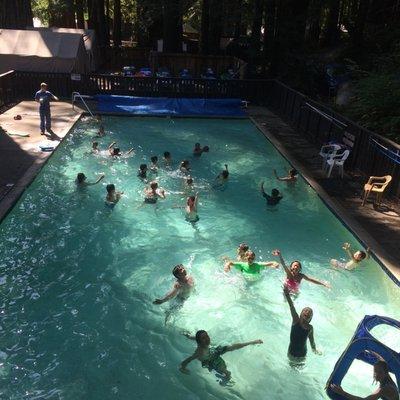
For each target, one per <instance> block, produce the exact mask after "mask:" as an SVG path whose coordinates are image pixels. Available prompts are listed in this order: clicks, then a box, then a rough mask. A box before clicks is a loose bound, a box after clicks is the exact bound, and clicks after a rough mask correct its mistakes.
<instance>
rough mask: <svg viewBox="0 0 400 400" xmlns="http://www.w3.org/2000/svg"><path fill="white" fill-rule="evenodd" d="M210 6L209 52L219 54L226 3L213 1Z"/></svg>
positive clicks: (219, 0) (218, 0) (221, 0)
mask: <svg viewBox="0 0 400 400" xmlns="http://www.w3.org/2000/svg"><path fill="white" fill-rule="evenodd" d="M209 5H210V8H209V31H208V51H209V53H210V54H218V53H220V51H221V35H222V27H223V16H224V2H223V0H211V1H210V3H209Z"/></svg>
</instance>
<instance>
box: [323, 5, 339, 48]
mask: <svg viewBox="0 0 400 400" xmlns="http://www.w3.org/2000/svg"><path fill="white" fill-rule="evenodd" d="M340 3H341V0H329V4H328V15H327V19H326V25H325V31H324V44H325V45H327V46H333V45H335V44H337V42H338V41H339V38H340V31H339V13H340V8H341V4H340Z"/></svg>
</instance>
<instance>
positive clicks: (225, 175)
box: [221, 169, 229, 178]
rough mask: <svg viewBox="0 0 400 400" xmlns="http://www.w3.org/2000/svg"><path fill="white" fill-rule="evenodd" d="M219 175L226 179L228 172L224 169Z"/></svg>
mask: <svg viewBox="0 0 400 400" xmlns="http://www.w3.org/2000/svg"><path fill="white" fill-rule="evenodd" d="M221 175H222V177H223V178H227V177H228V176H229V171H227V170H226V169H224V170H223V171H222V172H221Z"/></svg>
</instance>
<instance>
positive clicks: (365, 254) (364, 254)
mask: <svg viewBox="0 0 400 400" xmlns="http://www.w3.org/2000/svg"><path fill="white" fill-rule="evenodd" d="M359 252H360V256H361V260H364V258H365V257H367V253H366V252H365V251H361V250H360V251H359Z"/></svg>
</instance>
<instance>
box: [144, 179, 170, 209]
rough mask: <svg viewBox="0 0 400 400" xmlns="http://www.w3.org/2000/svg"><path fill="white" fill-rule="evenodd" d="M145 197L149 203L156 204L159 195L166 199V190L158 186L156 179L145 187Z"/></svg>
mask: <svg viewBox="0 0 400 400" xmlns="http://www.w3.org/2000/svg"><path fill="white" fill-rule="evenodd" d="M144 193H145V198H144V202H145V203H147V204H155V203H157V200H158V198H159V197H161V198H162V199H165V191H164V189H163V188H159V187H158V183H157V182H156V181H152V182H150V187H148V188H145V189H144Z"/></svg>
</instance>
